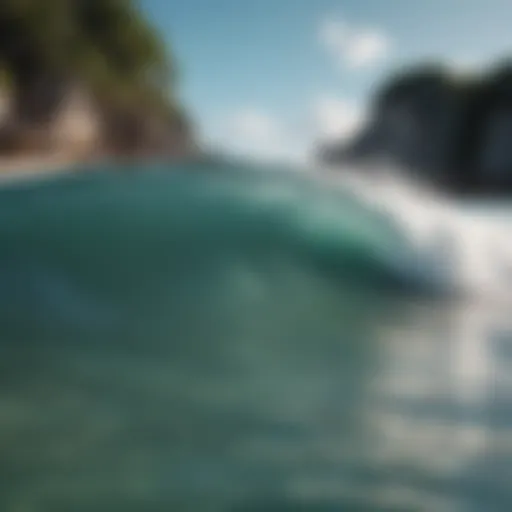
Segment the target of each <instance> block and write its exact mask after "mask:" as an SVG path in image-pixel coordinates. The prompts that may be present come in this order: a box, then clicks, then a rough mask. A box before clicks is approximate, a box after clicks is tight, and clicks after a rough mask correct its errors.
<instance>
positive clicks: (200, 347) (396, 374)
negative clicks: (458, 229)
mask: <svg viewBox="0 0 512 512" xmlns="http://www.w3.org/2000/svg"><path fill="white" fill-rule="evenodd" d="M119 171H120V169H110V170H100V172H90V173H84V174H78V175H73V176H71V177H66V178H63V179H59V180H53V179H51V180H48V181H42V182H40V183H32V184H30V183H24V184H19V185H15V186H9V187H7V188H4V189H3V190H1V191H0V248H1V249H0V329H1V331H0V332H1V344H0V350H1V353H0V355H1V357H0V366H1V371H0V379H1V388H0V510H2V511H4V510H5V511H6V512H29V511H30V512H32V511H37V512H39V511H43V512H46V511H48V512H54V511H55V512H60V511H62V512H64V511H66V512H67V511H73V512H75V511H78V512H81V511H99V512H103V511H105V512H107V511H109V512H110V511H123V512H125V511H130V512H131V511H144V512H146V511H148V512H151V511H168V510H169V511H170V510H173V511H182V510H183V511H203V510H207V511H233V512H234V511H308V512H309V511H311V512H313V511H315V512H316V511H319V512H320V511H321V512H324V511H363V510H364V511H374V510H387V511H464V512H465V511H501V510H503V511H509V510H511V509H512V491H511V490H510V488H511V486H510V482H511V481H512V414H511V411H512V408H511V406H512V404H511V401H510V396H511V395H510V389H509V388H510V386H512V380H511V379H510V377H509V375H510V366H511V359H510V358H511V356H512V336H511V335H510V333H511V332H512V331H510V329H509V322H508V319H507V313H508V311H507V310H506V309H504V310H502V309H500V308H497V307H494V306H493V307H490V306H489V305H488V304H485V303H483V304H482V303H480V304H479V305H475V304H473V305H470V304H469V303H468V302H463V303H462V302H454V301H453V300H452V301H448V299H446V298H442V297H436V296H435V294H434V295H433V294H432V290H430V289H428V286H427V285H426V283H425V282H424V281H423V280H421V279H420V276H418V275H416V274H415V273H413V272H412V271H409V270H408V267H407V261H408V258H409V256H410V254H409V249H408V247H407V238H406V237H405V236H404V234H403V233H401V232H400V230H399V229H398V228H397V226H395V225H394V223H393V222H392V220H390V219H386V218H383V217H381V216H380V215H379V214H377V213H375V212H371V211H369V210H368V209H367V208H364V207H362V205H360V204H358V202H357V201H356V200H355V199H354V198H352V197H350V196H349V195H347V194H346V193H343V192H341V191H337V190H333V189H332V187H330V186H324V185H322V184H321V183H319V182H313V181H310V180H308V179H306V178H305V177H301V176H297V175H292V174H289V173H286V172H278V171H275V172H268V171H267V172H254V171H253V170H251V169H221V168H215V169H205V168H200V167H197V168H187V169H172V170H169V169H167V168H165V166H163V165H162V166H160V167H159V166H157V165H154V166H153V167H152V168H149V169H145V172H143V173H142V172H140V173H139V172H130V170H128V172H119ZM426 291H427V292H428V293H425V292H426Z"/></svg>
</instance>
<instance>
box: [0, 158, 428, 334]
mask: <svg viewBox="0 0 512 512" xmlns="http://www.w3.org/2000/svg"><path fill="white" fill-rule="evenodd" d="M0 246H1V248H2V249H1V251H0V284H1V292H0V302H2V304H3V305H4V306H5V307H2V308H1V315H2V318H1V320H2V321H3V322H4V323H6V322H8V321H11V322H16V321H17V319H18V318H22V319H23V321H22V322H21V323H22V324H23V325H24V326H26V324H27V321H26V320H27V318H28V317H31V318H33V321H34V322H36V324H37V322H41V321H44V322H46V323H51V322H53V321H54V320H52V319H53V318H54V319H55V322H59V321H60V322H62V323H72V322H77V325H79V326H80V328H82V327H84V328H85V327H87V326H90V325H95V324H96V323H99V324H101V325H106V324H108V323H109V319H110V322H111V323H115V322H116V321H125V319H126V318H132V315H133V314H134V313H135V312H136V315H137V316H140V315H141V314H142V312H144V311H146V312H155V311H157V310H158V311H159V312H160V314H161V315H162V316H163V317H165V315H166V314H167V313H166V311H165V307H166V305H169V308H170V309H171V310H172V307H173V306H172V305H173V304H174V303H175V302H176V301H178V302H179V301H180V300H181V298H182V297H183V295H184V294H187V293H191V290H193V289H194V286H199V287H200V288H201V289H202V290H203V291H204V290H206V289H207V288H208V287H209V286H213V287H214V289H215V288H216V287H218V286H220V284H219V283H220V282H221V281H222V282H223V285H222V286H224V287H226V286H230V285H229V284H228V281H229V278H227V277H226V276H229V275H231V276H236V275H238V276H240V275H242V274H243V275H244V276H245V277H244V279H246V280H248V281H252V282H253V283H255V284H254V286H260V287H263V288H264V287H265V286H270V285H272V286H275V285H276V281H275V280H276V279H277V280H284V279H286V276H290V275H291V274H293V273H302V274H304V275H305V276H308V277H309V278H311V279H325V278H327V279H329V280H331V281H332V283H336V285H337V286H339V287H344V288H346V289H349V288H350V289H353V290H355V289H365V290H373V291H389V292H402V293H405V292H412V291H413V290H415V291H420V290H421V289H426V287H427V286H426V285H428V284H429V283H427V282H420V280H419V278H418V276H416V275H414V274H413V273H412V271H411V270H409V269H408V267H407V264H408V263H411V261H410V257H411V254H409V250H408V247H407V240H406V238H405V237H404V233H403V232H401V231H400V230H399V229H397V225H396V222H395V221H394V219H390V218H386V216H384V215H382V214H381V213H380V212H378V211H374V210H372V209H371V208H369V207H368V206H367V205H365V204H364V203H362V202H361V201H360V200H359V199H357V198H356V197H355V196H354V194H351V193H349V192H347V191H344V190H343V189H340V188H339V187H335V188H332V187H331V186H330V184H329V183H321V182H315V181H313V180H311V179H308V178H306V177H304V176H299V175H297V174H296V173H291V172H283V171H278V170H275V171H267V172H255V171H254V170H251V169H238V168H237V169H229V168H224V169H223V168H219V169H188V168H187V169H183V170H180V169H176V170H172V172H171V171H170V170H169V169H161V168H160V169H159V168H158V167H157V166H154V168H152V169H147V170H146V171H145V172H138V173H134V174H130V172H129V171H123V170H115V169H110V170H104V171H102V172H101V171H100V172H97V173H91V174H87V175H86V174H84V175H76V176H71V177H66V178H61V179H58V180H48V181H44V182H38V183H31V184H26V183H23V184H21V185H16V186H9V187H6V188H4V189H3V190H2V191H1V192H0ZM408 258H409V259H408ZM222 276H224V277H222ZM216 279H217V280H218V281H219V283H217V284H215V283H214V282H212V280H213V281H215V280H216ZM223 279H224V280H223ZM233 279H235V278H234V277H233ZM232 286H233V290H232V293H233V294H235V295H236V293H237V290H236V284H232ZM238 292H240V291H239V290H238ZM194 293H197V294H198V296H200V293H202V292H199V291H197V292H194ZM228 293H229V292H228ZM36 324H35V325H36Z"/></svg>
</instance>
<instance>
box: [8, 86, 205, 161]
mask: <svg viewBox="0 0 512 512" xmlns="http://www.w3.org/2000/svg"><path fill="white" fill-rule="evenodd" d="M43 85H44V84H43ZM58 91H59V95H58V96H56V94H44V93H42V92H41V94H39V95H37V96H36V97H35V98H32V100H31V106H30V109H29V111H28V113H30V114H31V115H24V113H23V112H21V111H20V109H19V108H17V106H16V105H15V103H14V101H13V100H12V99H11V101H9V95H8V94H7V93H6V94H4V95H3V98H4V103H5V108H4V109H3V110H4V112H3V115H2V116H1V118H0V155H8V156H9V155H10V156H27V155H41V156H48V155H55V156H59V157H67V158H70V159H76V160H81V159H87V160H90V159H95V158H97V157H101V158H103V157H105V156H108V157H114V158H115V157H123V158H126V157H128V158H129V157H136V156H137V157H139V156H162V157H166V158H177V159H183V158H189V157H191V156H192V155H193V154H195V152H196V148H195V145H194V138H193V135H192V130H191V127H190V123H189V122H188V120H187V119H186V118H185V116H184V115H183V114H182V113H179V112H177V111H176V112H172V115H171V113H165V112H163V111H162V110H157V109H155V108H153V109H151V108H147V107H143V106H139V105H137V104H135V103H134V104H130V103H126V102H124V103H120V102H116V101H115V100H112V99H109V100H105V99H100V98H98V97H97V96H95V95H93V94H92V93H91V92H89V91H88V89H87V88H85V87H83V86H82V85H81V84H79V83H76V82H74V81H69V82H67V83H66V84H65V86H63V85H62V84H60V85H59V88H58ZM54 92H55V91H54Z"/></svg>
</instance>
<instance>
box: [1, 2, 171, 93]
mask: <svg viewBox="0 0 512 512" xmlns="http://www.w3.org/2000/svg"><path fill="white" fill-rule="evenodd" d="M0 64H2V66H1V67H2V69H3V70H5V74H6V75H9V76H10V80H12V81H13V82H14V83H15V84H16V85H17V86H18V87H21V88H23V86H24V85H30V84H31V83H35V82H37V80H38V79H40V77H41V76H42V75H46V76H47V75H48V74H50V75H54V76H56V77H66V76H71V77H78V78H80V79H81V80H82V81H83V82H84V83H85V84H86V85H87V86H89V87H90V88H91V89H93V90H95V91H97V92H98V93H100V94H104V95H111V96H112V97H116V98H119V99H126V100H128V99H133V98H135V97H137V98H145V97H158V98H160V99H162V100H165V99H166V98H167V95H168V94H169V91H170V88H171V86H172V82H173V78H174V70H173V69H172V66H171V58H170V55H168V53H167V49H166V46H165V45H164V43H163V42H162V41H161V39H160V37H159V35H158V34H157V33H156V31H155V30H154V28H153V27H152V26H151V25H150V24H149V22H148V21H147V20H146V19H145V17H144V16H143V13H142V12H141V11H140V10H139V9H138V6H137V2H135V1H133V0H2V2H1V3H0Z"/></svg>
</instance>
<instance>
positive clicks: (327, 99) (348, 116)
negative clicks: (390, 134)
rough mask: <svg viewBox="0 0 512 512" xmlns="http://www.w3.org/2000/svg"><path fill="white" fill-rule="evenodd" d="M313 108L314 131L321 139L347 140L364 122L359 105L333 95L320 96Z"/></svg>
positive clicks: (363, 115)
mask: <svg viewBox="0 0 512 512" xmlns="http://www.w3.org/2000/svg"><path fill="white" fill-rule="evenodd" d="M313 108H314V116H315V125H316V131H317V134H318V138H319V139H320V140H321V141H331V140H340V141H347V140H349V139H350V138H351V137H353V136H354V135H355V134H356V133H357V132H358V131H359V130H360V129H361V128H362V126H363V124H364V122H365V113H364V112H363V110H362V109H361V108H360V107H359V105H357V104H356V103H355V102H352V101H348V100H345V99H342V98H338V97H336V96H334V95H323V96H320V97H319V98H318V99H317V100H316V101H315V104H314V106H313Z"/></svg>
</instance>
